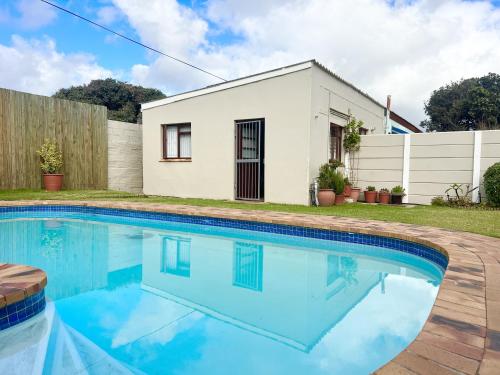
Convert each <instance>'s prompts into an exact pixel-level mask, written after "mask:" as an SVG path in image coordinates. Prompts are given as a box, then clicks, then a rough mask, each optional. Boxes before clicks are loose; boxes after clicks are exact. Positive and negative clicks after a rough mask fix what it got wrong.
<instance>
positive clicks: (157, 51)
mask: <svg viewBox="0 0 500 375" xmlns="http://www.w3.org/2000/svg"><path fill="white" fill-rule="evenodd" d="M40 1H41V2H43V3H45V4H47V5H50V6H53V7H54V8H57V9H59V10H62V11H63V12H66V13H68V14H71V15H72V16H75V17H77V18H80V19H82V20H84V21H87V22H89V23H91V24H92V25H94V26H97V27H100V28H101V29H104V30H106V31H108V32H110V33H113V34H115V35H117V36H119V37H121V38H123V39H126V40H128V41H129V42H132V43H135V44H138V45H140V46H141V47H144V48H147V49H149V50H151V51H153V52H156V53H159V54H160V55H163V56H166V57H168V58H169V59H172V60H175V61H177V62H180V63H181V64H184V65H187V66H189V67H191V68H194V69H196V70H199V71H201V72H203V73H206V74H208V75H211V76H212V77H215V78H217V79H220V80H222V81H224V82H226V81H227V80H225V79H224V78H222V77H219V76H218V75H216V74H213V73H210V72H209V71H207V70H205V69H202V68H200V67H198V66H196V65H193V64H191V63H188V62H187V61H184V60H181V59H178V58H177V57H174V56H171V55H168V54H166V53H163V52H162V51H159V50H157V49H155V48H152V47H149V46H147V45H145V44H143V43H141V42H138V41H137V40H134V39H131V38H129V37H128V36H126V35H123V34H120V33H118V32H116V31H114V30H111V29H110V28H107V27H106V26H103V25H100V24H98V23H97V22H94V21H92V20H89V19H88V18H85V17H83V16H81V15H79V14H77V13H74V12H72V11H70V10H68V9H65V8H63V7H60V6H59V5H56V4H54V3H51V2H50V1H46V0H40Z"/></svg>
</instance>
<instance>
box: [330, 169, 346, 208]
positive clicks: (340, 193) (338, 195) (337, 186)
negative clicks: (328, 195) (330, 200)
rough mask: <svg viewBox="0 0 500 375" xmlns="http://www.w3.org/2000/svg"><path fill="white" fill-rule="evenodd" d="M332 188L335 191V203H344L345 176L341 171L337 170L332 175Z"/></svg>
mask: <svg viewBox="0 0 500 375" xmlns="http://www.w3.org/2000/svg"><path fill="white" fill-rule="evenodd" d="M332 188H333V191H334V192H335V204H343V203H344V201H345V196H344V188H345V183H344V176H343V175H342V173H340V172H338V171H337V172H335V173H334V174H333V176H332Z"/></svg>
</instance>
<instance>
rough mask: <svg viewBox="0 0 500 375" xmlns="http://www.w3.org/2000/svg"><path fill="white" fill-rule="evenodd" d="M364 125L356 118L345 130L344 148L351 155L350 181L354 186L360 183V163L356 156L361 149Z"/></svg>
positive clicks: (353, 118)
mask: <svg viewBox="0 0 500 375" xmlns="http://www.w3.org/2000/svg"><path fill="white" fill-rule="evenodd" d="M363 125H364V123H363V121H357V120H356V118H355V117H352V119H351V120H350V121H349V123H348V124H347V125H346V126H345V128H344V131H345V134H344V141H343V146H344V151H345V152H346V154H348V155H349V179H350V181H351V184H352V185H353V186H356V185H357V183H358V175H357V162H359V158H356V155H357V152H358V151H359V149H360V147H361V134H360V129H361V128H362V127H363Z"/></svg>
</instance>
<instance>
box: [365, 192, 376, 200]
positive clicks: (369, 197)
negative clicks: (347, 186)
mask: <svg viewBox="0 0 500 375" xmlns="http://www.w3.org/2000/svg"><path fill="white" fill-rule="evenodd" d="M376 201H377V192H376V191H368V190H365V202H366V203H375V202H376Z"/></svg>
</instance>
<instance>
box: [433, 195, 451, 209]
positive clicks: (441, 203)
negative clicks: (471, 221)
mask: <svg viewBox="0 0 500 375" xmlns="http://www.w3.org/2000/svg"><path fill="white" fill-rule="evenodd" d="M431 204H432V205H433V206H438V207H443V206H447V205H448V203H447V202H446V201H445V200H444V198H443V197H441V196H438V197H434V198H432V200H431Z"/></svg>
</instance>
